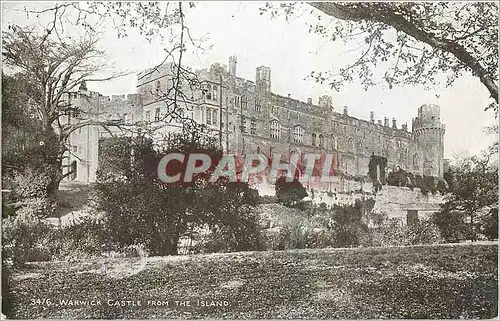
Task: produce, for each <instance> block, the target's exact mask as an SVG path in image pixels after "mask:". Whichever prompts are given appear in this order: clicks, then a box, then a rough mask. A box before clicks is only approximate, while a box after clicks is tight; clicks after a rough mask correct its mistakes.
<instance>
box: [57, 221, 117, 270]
mask: <svg viewBox="0 0 500 321" xmlns="http://www.w3.org/2000/svg"><path fill="white" fill-rule="evenodd" d="M54 232H55V233H53V237H52V245H51V254H52V257H53V258H54V259H60V260H72V259H83V258H94V257H98V256H100V255H101V254H102V252H103V251H107V250H110V249H117V248H112V247H111V246H110V245H109V243H108V242H107V239H106V235H107V234H106V230H105V225H104V224H103V223H102V222H101V221H99V220H98V219H96V218H93V217H85V218H83V219H82V221H81V222H80V223H78V224H72V225H69V226H64V227H62V228H59V229H57V230H55V231H54Z"/></svg>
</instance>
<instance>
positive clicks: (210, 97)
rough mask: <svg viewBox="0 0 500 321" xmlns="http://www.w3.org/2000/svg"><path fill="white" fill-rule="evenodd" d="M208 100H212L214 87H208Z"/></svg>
mask: <svg viewBox="0 0 500 321" xmlns="http://www.w3.org/2000/svg"><path fill="white" fill-rule="evenodd" d="M207 99H212V85H210V84H209V85H207Z"/></svg>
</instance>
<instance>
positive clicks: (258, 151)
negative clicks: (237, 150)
mask: <svg viewBox="0 0 500 321" xmlns="http://www.w3.org/2000/svg"><path fill="white" fill-rule="evenodd" d="M257 154H260V146H257Z"/></svg>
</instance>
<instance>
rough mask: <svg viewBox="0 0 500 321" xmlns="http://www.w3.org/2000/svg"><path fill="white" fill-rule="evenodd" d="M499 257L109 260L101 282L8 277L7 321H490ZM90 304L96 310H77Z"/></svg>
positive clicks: (475, 253)
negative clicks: (92, 320) (481, 320)
mask: <svg viewBox="0 0 500 321" xmlns="http://www.w3.org/2000/svg"><path fill="white" fill-rule="evenodd" d="M497 251H498V246H497V245H491V244H490V245H478V244H476V245H470V244H469V245H450V246H420V247H394V248H359V249H324V250H293V251H284V252H283V251H279V252H250V253H233V254H213V255H196V256H189V257H188V256H183V257H164V258H154V257H153V258H146V259H142V260H141V259H139V258H137V259H115V260H113V261H111V262H110V264H109V268H108V270H107V273H106V274H105V275H104V274H103V273H101V272H100V267H101V263H100V261H97V260H96V261H93V262H85V263H82V262H80V263H78V262H73V263H68V262H52V263H36V264H32V266H31V267H30V268H29V269H26V270H23V271H16V272H15V273H14V274H13V281H12V284H11V287H12V290H13V292H12V294H11V297H10V299H11V301H12V302H13V304H12V313H11V316H10V317H12V318H23V319H34V318H79V319H82V318H100V319H110V318H233V319H235V318H236V319H238V318H254V319H255V318H311V319H323V318H350V319H353V318H369V319H374V318H412V319H420V318H454V319H457V318H494V317H496V315H497V314H498V307H497V301H498V292H497V284H498V277H497V273H498V266H497V259H498V254H497ZM134 271H135V272H134ZM134 273H135V274H134ZM4 295H5V294H4ZM46 299H50V302H47V301H46ZM60 300H83V301H84V302H83V303H82V304H83V305H82V304H80V305H79V306H75V305H73V306H69V305H66V306H63V305H62V304H61V301H60ZM92 300H94V301H93V303H94V304H98V303H101V305H95V306H91V305H84V304H91V303H92ZM108 300H113V301H110V303H112V304H116V301H119V300H130V301H132V302H133V303H132V302H131V303H126V302H125V303H123V304H125V306H109V305H108ZM148 300H149V301H164V302H163V304H165V303H168V305H163V306H158V305H152V304H151V302H149V304H148ZM176 300H177V301H190V306H176V304H175V301H176ZM198 300H204V301H208V302H207V303H209V304H210V303H212V301H214V302H215V303H214V304H219V305H224V304H227V306H209V307H207V306H201V304H200V305H198V304H197V302H198ZM138 301H139V302H138ZM224 301H227V302H224ZM85 302H86V303H85ZM118 304H120V305H121V304H122V303H121V302H119V303H118ZM127 304H130V305H127ZM132 304H133V305H135V306H132ZM138 304H140V306H137V305H138ZM185 305H187V303H185Z"/></svg>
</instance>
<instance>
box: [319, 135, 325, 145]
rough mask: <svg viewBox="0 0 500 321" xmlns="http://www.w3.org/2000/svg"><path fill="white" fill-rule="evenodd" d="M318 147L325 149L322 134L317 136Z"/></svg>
mask: <svg viewBox="0 0 500 321" xmlns="http://www.w3.org/2000/svg"><path fill="white" fill-rule="evenodd" d="M319 147H325V137H324V136H323V134H319Z"/></svg>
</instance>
